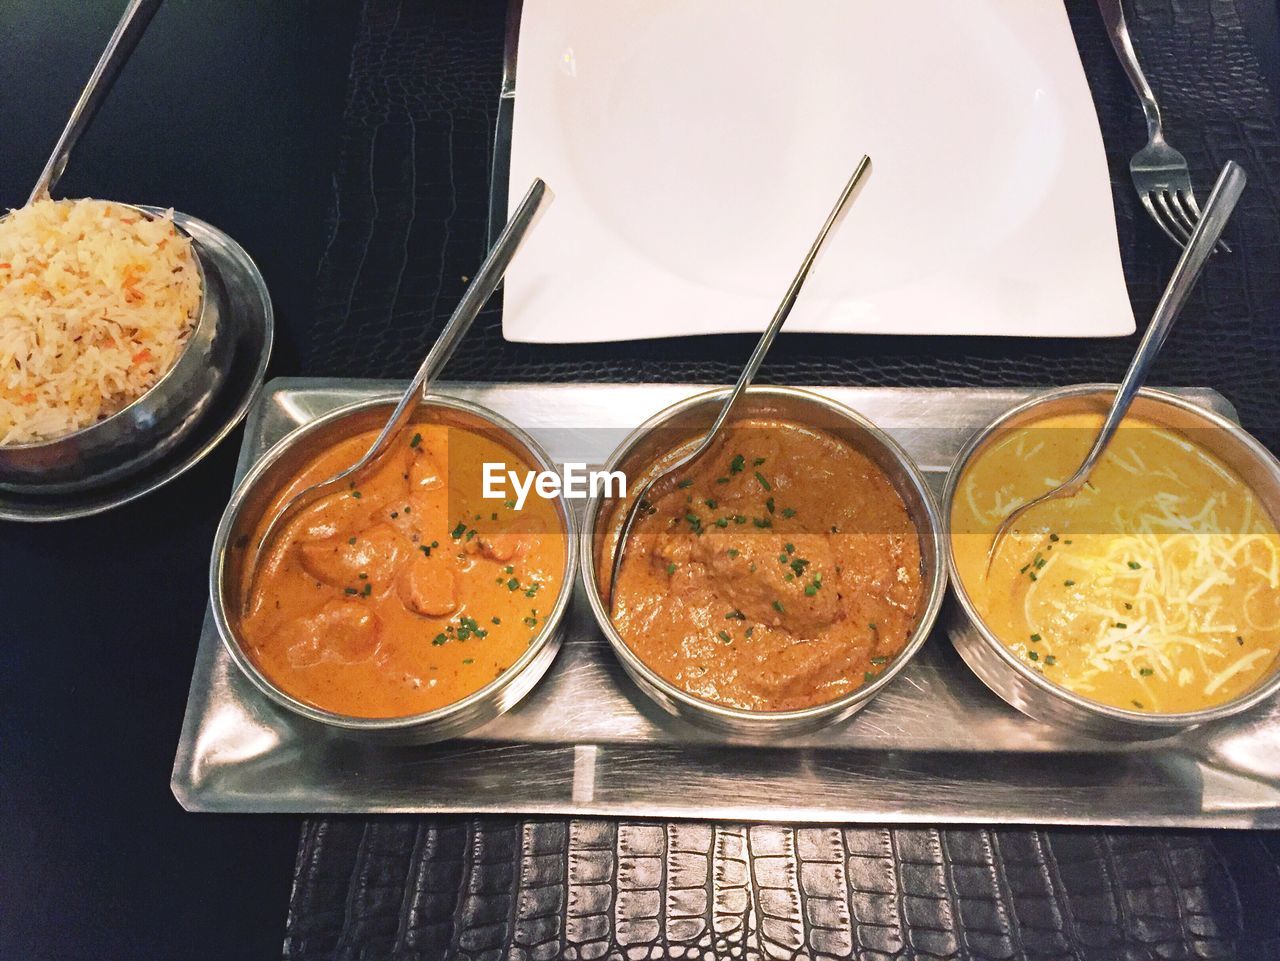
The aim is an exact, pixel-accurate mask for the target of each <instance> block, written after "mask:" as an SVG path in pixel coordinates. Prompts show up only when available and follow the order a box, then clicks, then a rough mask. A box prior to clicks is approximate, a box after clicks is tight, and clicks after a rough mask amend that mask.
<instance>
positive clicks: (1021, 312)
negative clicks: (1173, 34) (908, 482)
mask: <svg viewBox="0 0 1280 961" xmlns="http://www.w3.org/2000/svg"><path fill="white" fill-rule="evenodd" d="M512 138H513V146H512V156H511V205H512V206H513V207H514V205H515V204H516V203H517V202H518V201H519V199H520V197H521V196H522V195H523V193H524V191H525V190H526V188H527V187H528V185H529V183H530V181H531V180H532V179H533V177H534V176H535V175H536V176H541V177H543V178H545V179H546V180H547V182H548V183H549V184H550V185H551V187H552V189H553V190H554V191H555V194H556V201H555V203H553V204H552V205H551V206H550V208H549V209H548V211H547V215H546V217H545V219H544V221H543V222H542V224H541V225H540V226H539V228H538V230H537V231H536V232H535V233H534V234H533V235H532V236H531V238H530V242H529V243H528V244H527V245H526V247H525V249H524V250H522V251H521V253H520V256H518V257H517V258H516V259H515V262H514V263H513V264H512V267H511V269H510V272H509V274H508V276H507V281H506V296H505V317H504V322H503V324H504V332H505V335H506V337H507V338H508V339H509V340H513V341H521V342H529V343H570V342H586V341H611V340H632V339H638V338H646V337H665V336H679V335H684V334H709V333H732V332H747V331H758V330H761V329H762V328H763V327H764V325H765V323H767V321H768V319H769V317H770V316H771V315H772V313H773V311H774V308H775V306H776V304H777V302H778V301H779V300H780V299H781V296H782V293H783V291H784V290H785V289H786V286H787V284H788V282H789V281H790V279H791V276H792V274H793V273H794V271H795V270H796V268H797V267H798V266H799V262H800V259H801V257H802V256H803V254H804V251H805V249H806V248H807V247H808V245H809V243H810V242H811V241H812V238H813V236H814V235H815V234H816V233H817V231H818V228H819V227H820V226H821V224H822V221H823V219H824V218H825V216H826V214H827V211H828V210H829V209H830V207H831V205H832V204H833V203H834V202H835V198H836V196H837V195H838V193H839V191H840V188H841V186H842V185H843V184H844V182H845V180H846V179H847V178H848V176H849V174H850V173H851V172H852V170H853V167H854V164H855V163H856V162H857V160H858V158H859V156H860V155H861V154H863V153H868V154H870V155H871V157H872V161H873V169H872V172H871V174H870V177H869V179H868V181H867V184H866V186H865V189H864V190H863V192H862V194H861V195H860V197H859V198H858V199H857V201H856V202H855V204H854V207H853V208H852V210H851V211H850V214H849V216H848V217H847V218H846V220H845V221H844V223H843V225H842V226H841V227H840V228H839V229H838V230H837V231H836V232H835V233H833V235H832V236H831V238H830V239H829V240H828V246H827V248H826V250H825V251H824V253H823V256H822V257H821V258H820V260H819V263H818V265H817V267H815V269H814V273H813V275H812V277H811V279H810V280H809V282H808V285H807V286H806V288H805V291H804V293H803V294H802V296H801V298H800V302H799V303H798V304H797V305H796V308H795V311H794V313H793V314H792V316H791V319H790V320H788V322H787V328H786V329H787V330H789V331H824V332H837V333H885V334H996V335H1016V336H1034V337H1051V336H1052V337H1108V336H1119V335H1123V334H1128V333H1131V332H1132V331H1133V329H1134V322H1133V313H1132V310H1131V308H1130V306H1129V299H1128V295H1127V293H1126V290H1125V284H1124V277H1123V274H1122V272H1121V268H1120V258H1119V251H1118V249H1117V244H1116V232H1115V215H1114V212H1113V210H1112V206H1111V190H1110V186H1109V182H1108V176H1107V166H1106V160H1105V156H1104V154H1103V149H1102V139H1101V136H1100V134H1099V130H1098V123H1097V117H1096V115H1095V113H1094V109H1093V103H1092V101H1091V99H1090V95H1089V89H1088V86H1087V84H1086V83H1085V78H1084V73H1083V70H1082V69H1081V66H1080V59H1079V55H1078V54H1077V52H1076V48H1075V42H1074V39H1073V37H1072V34H1071V28H1070V25H1069V23H1068V21H1067V16H1066V12H1065V10H1064V9H1063V6H1062V4H1061V3H1060V2H1054V0H966V2H964V3H957V2H955V0H893V2H889V3H885V2H874V0H788V2H786V3H781V2H778V0H591V2H583V0H524V7H523V13H522V16H521V26H520V41H519V50H518V58H517V67H516V107H515V120H514V127H513V132H512Z"/></svg>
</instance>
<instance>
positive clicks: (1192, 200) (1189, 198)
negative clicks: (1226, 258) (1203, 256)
mask: <svg viewBox="0 0 1280 961" xmlns="http://www.w3.org/2000/svg"><path fill="white" fill-rule="evenodd" d="M1175 196H1176V197H1177V198H1178V200H1179V201H1180V202H1181V203H1183V204H1184V205H1186V206H1187V207H1188V208H1189V209H1190V210H1191V212H1192V213H1193V214H1194V215H1195V217H1194V219H1193V220H1192V223H1199V222H1200V205H1199V204H1198V203H1196V195H1195V194H1194V193H1192V192H1191V191H1190V190H1186V191H1183V190H1179V191H1177V192H1176V194H1175ZM1213 249H1214V250H1221V251H1222V252H1223V253H1224V254H1229V253H1231V247H1230V246H1229V245H1228V244H1227V242H1226V241H1225V240H1222V239H1219V240H1218V243H1217V246H1215V247H1214V248H1213Z"/></svg>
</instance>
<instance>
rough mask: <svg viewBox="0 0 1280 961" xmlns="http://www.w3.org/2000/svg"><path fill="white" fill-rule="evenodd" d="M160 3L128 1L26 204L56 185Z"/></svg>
mask: <svg viewBox="0 0 1280 961" xmlns="http://www.w3.org/2000/svg"><path fill="white" fill-rule="evenodd" d="M161 2H162V0H129V6H127V7H126V8H125V11H124V13H123V14H122V15H121V17H120V22H119V23H117V24H116V29H115V30H114V31H113V32H112V34H111V39H110V40H108V41H107V47H106V49H105V50H103V51H102V56H101V57H99V58H98V64H97V66H95V67H94V68H93V73H91V74H90V75H89V82H88V83H86V84H85V87H84V90H82V91H81V92H80V99H79V100H77V101H76V105H75V107H74V108H73V109H72V111H71V116H70V117H69V118H68V119H67V125H66V126H65V127H63V128H62V136H60V137H59V138H58V143H57V145H56V146H55V147H54V148H53V154H52V155H51V156H50V157H49V160H48V162H47V163H45V165H44V170H42V171H41V172H40V178H39V179H38V180H37V181H36V186H35V189H34V190H32V191H31V196H30V198H29V199H28V200H27V203H28V204H33V203H35V202H36V201H37V200H45V199H47V198H48V196H49V192H50V191H51V190H53V188H54V185H56V184H57V182H58V179H59V178H60V177H61V176H62V172H63V171H64V170H66V169H67V160H68V159H70V157H71V151H72V150H74V149H75V146H76V144H77V143H78V142H79V140H80V135H81V134H83V133H84V132H85V129H86V128H87V127H88V126H89V124H90V123H91V122H92V121H93V115H94V114H95V113H97V112H98V108H99V107H100V106H102V101H103V100H105V99H106V98H107V94H108V93H110V92H111V88H112V87H113V86H114V85H115V82H116V77H118V76H119V75H120V69H121V68H122V67H123V66H124V65H125V63H126V62H127V61H128V59H129V57H130V56H131V55H132V54H133V50H134V48H135V47H136V46H137V45H138V41H139V40H140V39H142V35H143V33H145V32H146V29H147V25H148V24H149V23H151V18H152V17H154V16H155V13H156V11H157V10H159V9H160V4H161Z"/></svg>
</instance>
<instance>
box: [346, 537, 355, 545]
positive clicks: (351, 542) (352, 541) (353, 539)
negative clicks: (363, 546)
mask: <svg viewBox="0 0 1280 961" xmlns="http://www.w3.org/2000/svg"><path fill="white" fill-rule="evenodd" d="M355 542H356V539H355V538H354V537H348V538H347V543H348V544H354V543H355Z"/></svg>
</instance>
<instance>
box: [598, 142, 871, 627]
mask: <svg viewBox="0 0 1280 961" xmlns="http://www.w3.org/2000/svg"><path fill="white" fill-rule="evenodd" d="M870 169H871V158H870V157H868V156H866V155H865V154H864V155H863V157H862V159H861V160H859V161H858V166H857V167H856V168H854V171H853V175H852V176H851V177H850V178H849V182H848V183H847V184H845V185H844V189H843V190H841V191H840V199H839V200H837V201H836V205H835V206H834V207H833V208H832V209H831V213H829V214H828V215H827V220H826V223H824V224H823V225H822V229H821V230H820V231H818V236H817V237H816V238H815V239H814V241H813V243H812V244H811V245H810V247H809V251H808V253H806V254H805V255H804V260H803V261H802V262H801V264H800V269H799V270H798V271H797V272H796V275H795V278H794V279H793V280H792V281H791V286H790V287H788V288H787V292H786V294H785V295H784V296H783V298H782V303H780V304H779V305H778V310H777V312H776V313H775V314H774V315H773V319H772V320H771V321H769V326H768V327H766V328H765V329H764V333H763V334H761V335H760V341H759V343H757V344H756V349H755V350H754V351H752V352H751V357H750V359H749V360H748V361H747V366H746V367H744V368H743V369H742V373H741V374H739V375H738V382H737V383H736V384H734V385H733V390H731V391H729V396H728V398H726V399H725V402H724V406H723V407H721V408H720V413H719V414H717V415H716V419H715V422H714V423H712V425H711V429H710V430H708V431H707V433H706V434H705V435H704V436H703V438H702V440H701V441H699V442H698V444H697V446H695V447H694V448H693V450H691V451H689V452H688V453H687V454H684V455H683V456H681V457H680V458H679V459H677V460H675V461H673V462H672V463H670V464H668V465H667V466H666V467H665V468H663V470H662V471H660V472H659V473H658V474H656V475H654V476H653V477H651V478H650V479H649V480H648V481H646V482H645V484H644V485H643V486H641V488H640V490H639V491H638V492H637V493H636V495H635V497H634V499H633V500H632V501H631V506H630V507H629V508H628V509H627V515H626V519H625V520H624V521H623V523H622V529H621V530H620V531H619V533H618V539H617V541H616V542H615V546H614V549H613V564H612V567H611V568H610V573H609V606H610V610H612V607H613V598H614V591H613V587H614V585H615V584H617V583H618V572H619V571H620V570H621V569H622V556H623V553H624V550H623V548H625V547H626V544H627V539H628V538H629V537H630V536H631V528H632V527H633V526H634V524H635V521H636V517H637V516H638V515H639V513H640V505H641V504H643V503H645V497H646V495H647V494H648V493H649V491H651V490H653V488H654V487H655V486H656V485H657V484H658V482H659V481H661V480H663V479H664V478H668V477H670V476H671V475H672V474H674V473H675V472H676V471H678V470H680V469H681V468H684V467H687V466H688V465H689V464H691V463H693V462H694V461H695V460H697V459H698V458H699V457H701V456H702V455H703V454H704V453H706V451H707V449H708V448H709V447H710V446H711V443H712V441H714V440H715V436H716V434H718V433H719V432H720V428H722V427H723V426H724V425H725V422H726V421H727V420H728V419H729V413H730V411H732V410H733V405H734V403H735V402H736V401H737V400H738V398H739V397H740V396H742V393H743V391H745V390H746V389H747V388H748V387H749V386H750V385H751V381H752V379H753V378H754V377H755V376H756V371H758V370H759V369H760V364H761V363H762V362H763V361H764V355H765V354H767V353H768V352H769V348H770V346H772V344H773V340H774V338H775V337H777V336H778V331H779V330H781V329H782V324H783V322H784V321H785V320H786V319H787V316H788V315H789V314H790V313H791V308H792V307H794V306H795V303H796V298H797V297H799V296H800V288H801V287H803V286H804V282H805V281H806V280H807V279H808V277H809V271H810V270H811V269H812V267H813V262H814V260H815V259H816V258H817V256H818V251H819V250H820V249H821V248H822V244H823V242H824V241H826V239H827V234H829V233H830V232H831V228H832V227H834V226H835V224H836V221H837V220H839V219H840V215H841V214H842V213H843V212H844V209H845V208H846V207H847V206H848V204H849V201H850V200H851V199H852V198H853V196H854V194H855V192H856V191H857V188H858V186H859V184H861V183H862V179H863V177H864V176H865V175H866V173H867V171H868V170H870Z"/></svg>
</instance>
